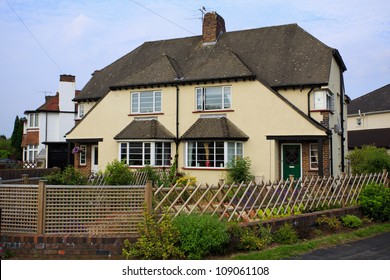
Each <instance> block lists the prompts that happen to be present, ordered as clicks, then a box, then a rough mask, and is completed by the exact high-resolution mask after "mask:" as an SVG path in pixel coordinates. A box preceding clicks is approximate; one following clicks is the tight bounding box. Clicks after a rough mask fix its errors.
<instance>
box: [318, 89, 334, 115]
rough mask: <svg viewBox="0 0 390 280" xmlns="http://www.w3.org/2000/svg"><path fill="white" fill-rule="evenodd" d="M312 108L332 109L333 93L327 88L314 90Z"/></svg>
mask: <svg viewBox="0 0 390 280" xmlns="http://www.w3.org/2000/svg"><path fill="white" fill-rule="evenodd" d="M314 110H328V111H332V112H333V111H334V94H332V93H331V92H329V91H328V90H317V91H315V92H314Z"/></svg>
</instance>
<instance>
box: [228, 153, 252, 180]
mask: <svg viewBox="0 0 390 280" xmlns="http://www.w3.org/2000/svg"><path fill="white" fill-rule="evenodd" d="M250 170H251V161H250V159H249V158H248V157H245V158H239V159H233V160H232V161H231V162H229V163H228V164H227V182H228V183H233V182H235V183H242V182H246V183H247V182H250V181H251V180H253V179H254V176H253V175H252V174H251V171H250Z"/></svg>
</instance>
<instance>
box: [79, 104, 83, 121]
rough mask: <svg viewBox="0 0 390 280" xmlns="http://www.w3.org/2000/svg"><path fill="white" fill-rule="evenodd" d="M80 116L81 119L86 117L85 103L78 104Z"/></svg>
mask: <svg viewBox="0 0 390 280" xmlns="http://www.w3.org/2000/svg"><path fill="white" fill-rule="evenodd" d="M78 117H79V119H81V118H82V117H84V104H79V105H78Z"/></svg>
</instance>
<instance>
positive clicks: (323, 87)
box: [66, 12, 347, 183]
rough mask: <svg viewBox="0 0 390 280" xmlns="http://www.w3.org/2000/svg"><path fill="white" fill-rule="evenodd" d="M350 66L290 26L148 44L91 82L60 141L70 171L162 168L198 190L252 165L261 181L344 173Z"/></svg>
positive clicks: (218, 30) (220, 24)
mask: <svg viewBox="0 0 390 280" xmlns="http://www.w3.org/2000/svg"><path fill="white" fill-rule="evenodd" d="M345 70H346V67H345V65H344V63H343V60H342V58H341V56H340V54H339V52H338V51H337V50H336V49H333V48H330V47H328V46H326V45H325V44H323V43H322V42H321V41H319V40H318V39H316V38H315V37H313V36H312V35H310V34H309V33H307V32H306V31H305V30H303V29H302V28H301V27H299V26H298V25H297V24H289V25H281V26H272V27H265V28H257V29H250V30H241V31H233V32H226V28H225V22H224V19H223V18H222V17H221V16H220V15H218V14H217V13H215V12H210V13H207V14H206V15H205V16H204V20H203V30H202V35H200V36H193V37H186V38H177V39H171V40H161V41H153V42H145V43H144V44H142V45H141V46H139V47H138V48H136V49H135V50H133V51H131V52H130V53H128V54H126V55H125V56H123V57H121V58H119V59H118V60H116V61H115V62H113V63H112V64H110V65H108V66H106V67H105V68H103V69H101V70H100V71H96V72H95V73H94V74H93V76H92V78H91V79H90V81H89V82H88V83H87V84H86V86H85V87H84V88H83V89H82V91H81V93H80V95H78V96H77V97H76V98H75V101H77V102H80V104H82V105H83V104H87V102H94V105H93V107H91V108H89V111H88V113H86V114H85V115H84V116H83V118H82V119H81V121H80V122H79V123H78V124H77V125H76V126H75V127H74V128H73V129H72V130H71V131H70V132H69V133H68V134H67V136H66V138H67V141H69V142H71V143H74V144H75V145H76V148H77V151H78V153H76V154H75V166H76V167H77V168H79V169H81V170H85V171H86V172H90V171H97V170H99V169H104V168H105V166H106V165H107V163H109V162H112V161H113V160H115V159H117V160H120V161H124V162H126V163H127V164H129V165H130V166H131V167H132V168H139V167H142V166H145V165H151V166H155V167H166V166H169V165H170V163H171V159H172V158H176V159H177V164H178V169H179V171H183V172H185V173H186V174H190V175H191V176H195V177H197V179H198V181H200V182H208V183H215V182H217V181H218V179H221V178H224V176H225V172H226V164H227V163H228V162H229V161H230V160H231V159H233V158H239V157H248V158H250V160H251V168H252V173H253V174H254V175H256V177H257V179H259V178H265V179H277V178H288V177H289V176H294V177H296V178H297V177H301V176H302V175H326V176H328V175H331V174H340V173H342V172H344V168H345V161H344V155H345V152H346V148H347V147H346V142H345V141H346V121H345V120H346V112H347V111H346V102H347V98H346V95H345V94H344V84H343V72H344V71H345Z"/></svg>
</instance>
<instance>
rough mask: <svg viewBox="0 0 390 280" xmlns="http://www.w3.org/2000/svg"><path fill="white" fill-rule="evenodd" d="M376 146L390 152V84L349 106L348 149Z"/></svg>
mask: <svg viewBox="0 0 390 280" xmlns="http://www.w3.org/2000/svg"><path fill="white" fill-rule="evenodd" d="M364 145H374V146H377V147H381V148H386V149H388V151H389V152H390V84H388V85H386V86H384V87H381V88H379V89H376V90H374V91H372V92H370V93H367V94H365V95H363V96H360V97H358V98H356V99H354V100H352V101H351V103H350V104H349V105H348V148H349V149H350V150H353V149H354V148H355V147H358V148H361V147H362V146H364Z"/></svg>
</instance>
